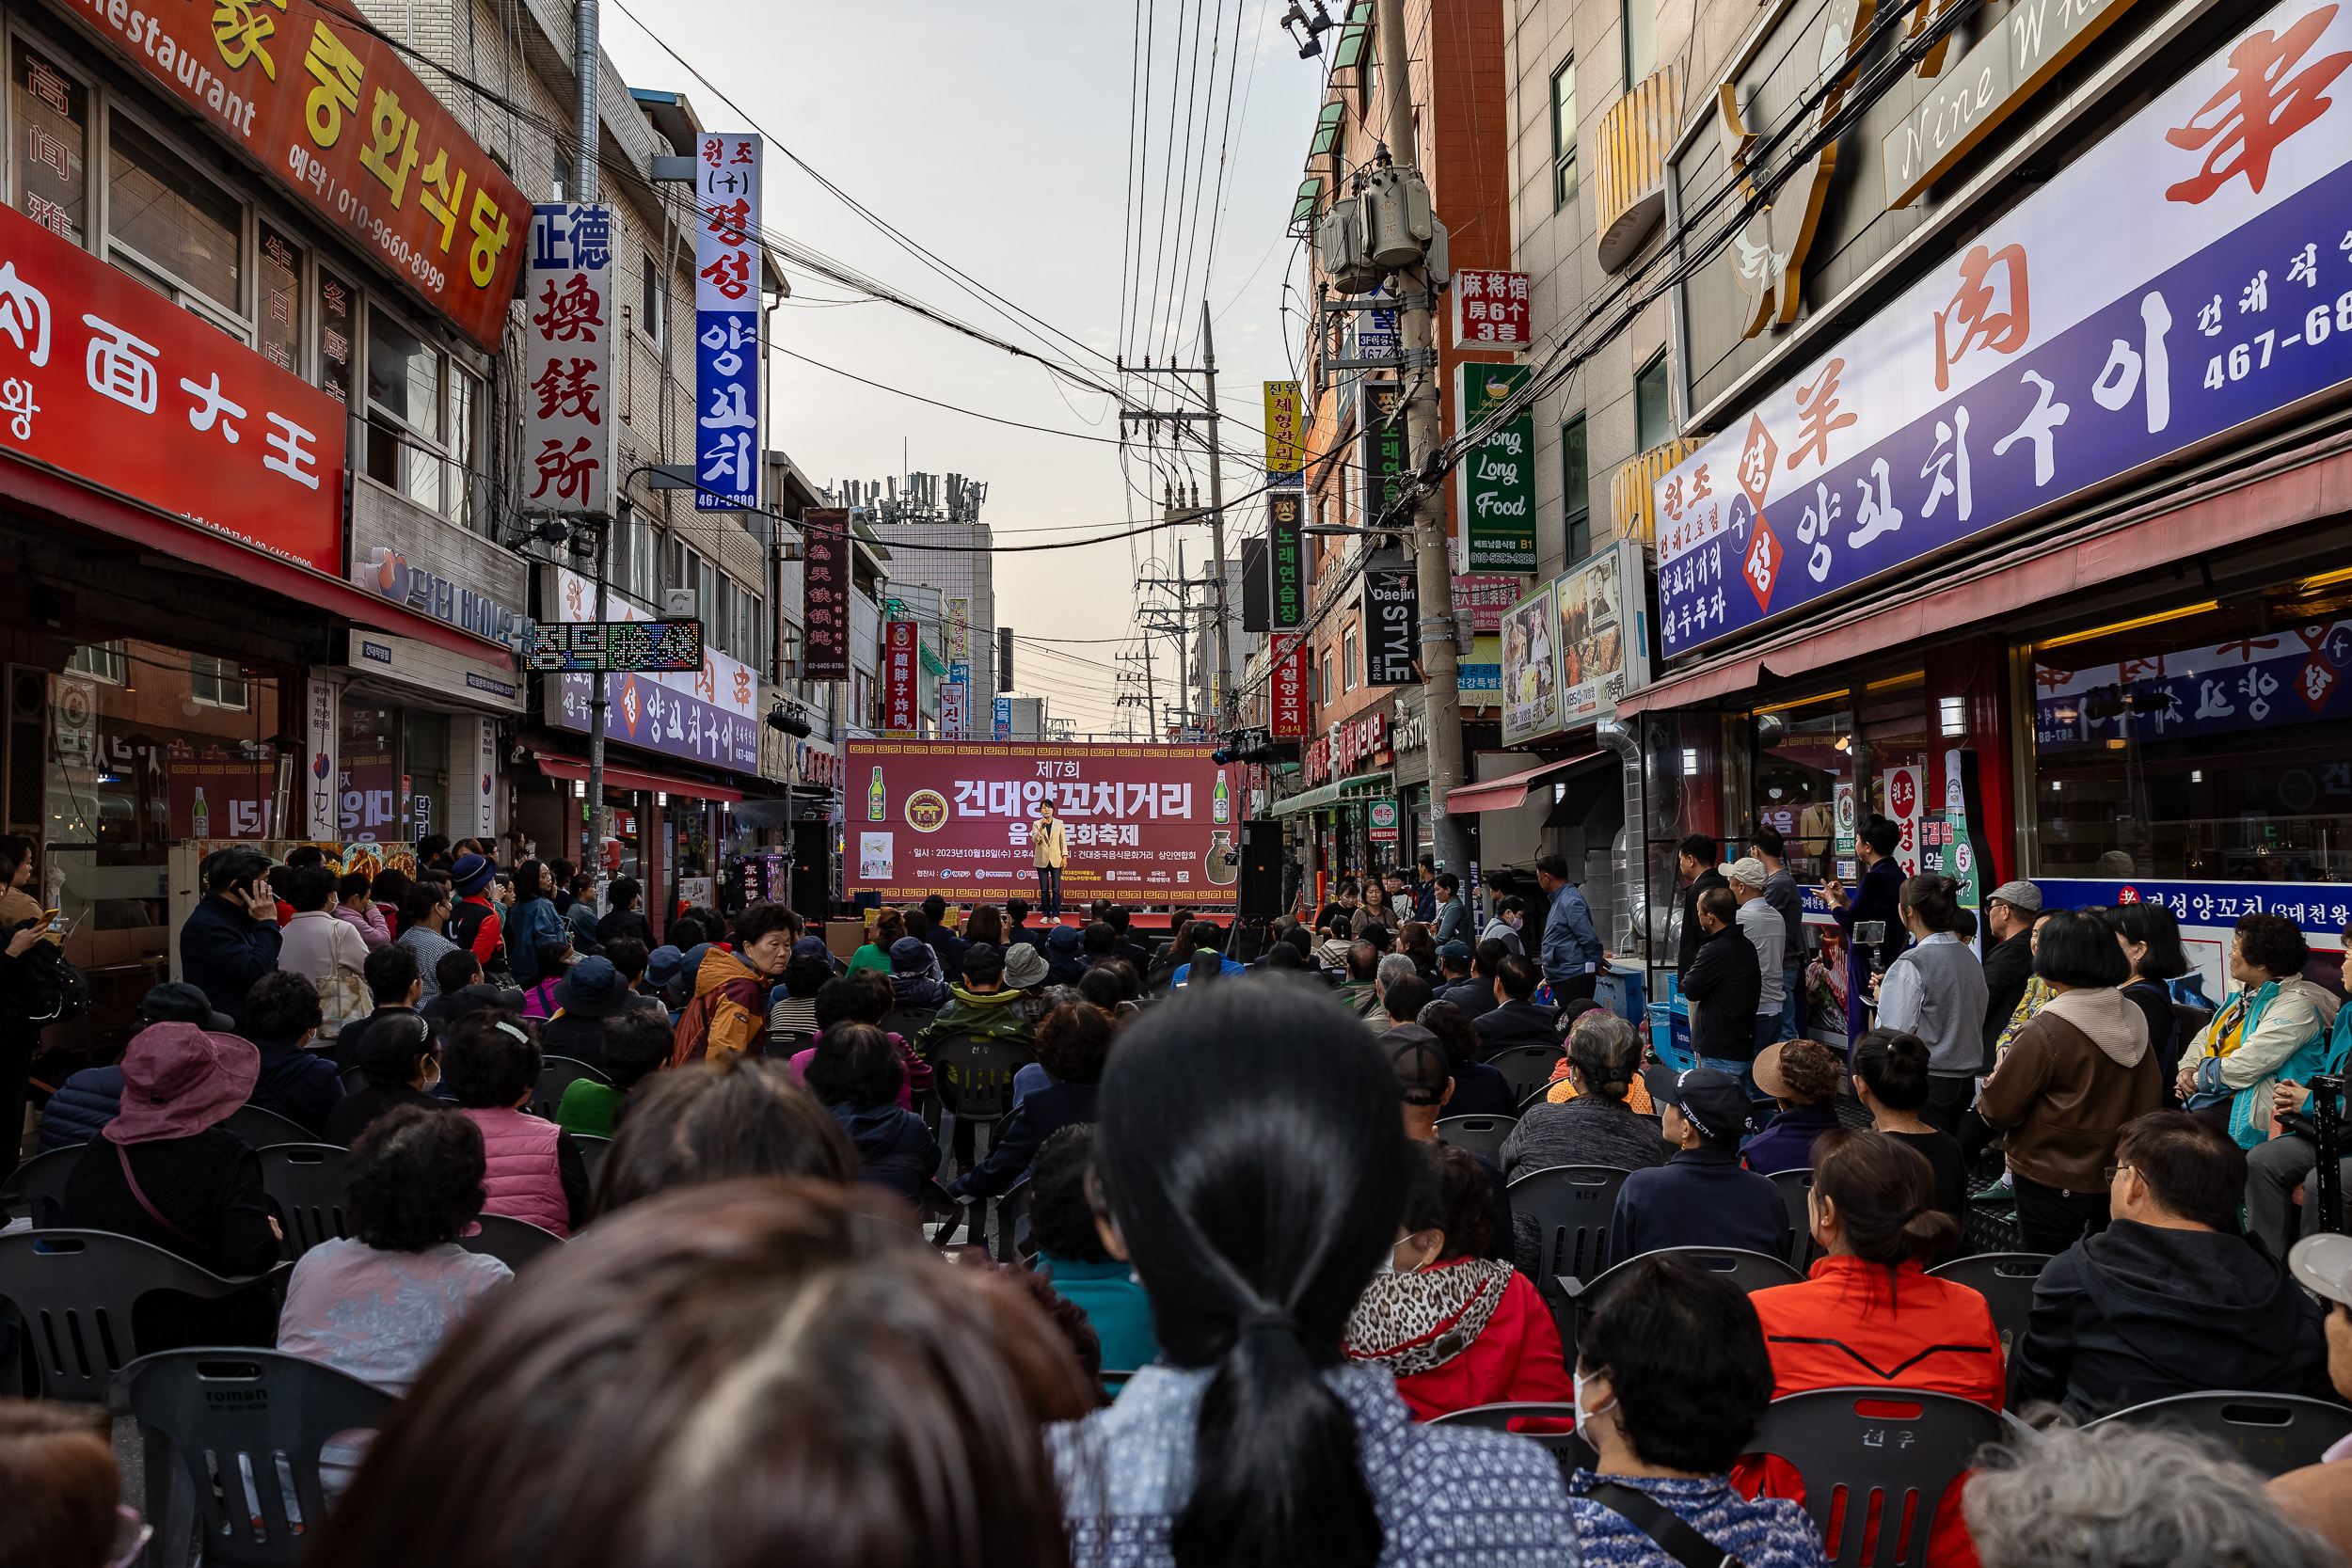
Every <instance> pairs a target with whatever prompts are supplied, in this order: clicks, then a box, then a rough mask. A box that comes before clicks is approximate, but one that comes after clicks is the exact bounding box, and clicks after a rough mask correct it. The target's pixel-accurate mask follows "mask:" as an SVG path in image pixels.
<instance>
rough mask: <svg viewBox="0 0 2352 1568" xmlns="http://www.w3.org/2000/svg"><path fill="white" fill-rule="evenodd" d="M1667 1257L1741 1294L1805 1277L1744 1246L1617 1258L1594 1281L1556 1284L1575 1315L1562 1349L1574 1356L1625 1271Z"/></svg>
mask: <svg viewBox="0 0 2352 1568" xmlns="http://www.w3.org/2000/svg"><path fill="white" fill-rule="evenodd" d="M1668 1255H1671V1256H1673V1257H1677V1258H1680V1259H1683V1260H1684V1261H1686V1262H1689V1263H1692V1264H1695V1265H1696V1266H1697V1267H1699V1268H1702V1269H1705V1270H1706V1271H1707V1272H1708V1273H1709V1274H1720V1275H1729V1276H1730V1279H1731V1282H1732V1283H1733V1284H1734V1285H1737V1286H1738V1287H1740V1294H1741V1295H1753V1294H1755V1293H1756V1291H1769V1290H1771V1289H1772V1287H1773V1286H1775V1285H1796V1284H1800V1283H1802V1282H1803V1281H1804V1275H1802V1274H1800V1273H1798V1272H1797V1271H1796V1270H1795V1269H1793V1268H1791V1267H1790V1266H1789V1264H1788V1259H1785V1258H1775V1257H1773V1256H1772V1254H1771V1253H1769V1252H1750V1251H1748V1250H1747V1249H1746V1248H1745V1247H1733V1246H1669V1247H1654V1248H1652V1249H1651V1250H1650V1251H1648V1252H1645V1253H1639V1254H1636V1255H1635V1256H1634V1257H1631V1258H1624V1259H1618V1260H1617V1261H1616V1262H1615V1263H1613V1264H1611V1265H1610V1267H1609V1271H1608V1272H1607V1273H1606V1274H1603V1275H1601V1276H1600V1277H1599V1278H1597V1279H1590V1280H1584V1281H1576V1280H1568V1279H1563V1280H1561V1281H1560V1282H1559V1284H1560V1291H1561V1293H1562V1294H1564V1295H1565V1296H1566V1297H1567V1298H1568V1300H1569V1301H1570V1302H1571V1303H1572V1304H1573V1307H1574V1314H1575V1321H1574V1322H1573V1323H1571V1324H1569V1325H1568V1326H1567V1327H1565V1328H1563V1329H1562V1330H1561V1333H1560V1343H1561V1344H1562V1346H1564V1347H1565V1349H1566V1350H1567V1351H1568V1353H1569V1354H1571V1355H1573V1354H1575V1352H1576V1347H1577V1346H1578V1345H1579V1344H1581V1343H1582V1342H1583V1339H1584V1326H1585V1325H1586V1324H1587V1323H1591V1322H1592V1321H1593V1316H1594V1314H1595V1313H1597V1312H1598V1311H1599V1310H1600V1307H1601V1304H1602V1303H1603V1302H1605V1301H1607V1300H1608V1299H1609V1292H1610V1291H1613V1290H1615V1289H1616V1288H1617V1287H1618V1286H1619V1285H1620V1284H1622V1283H1624V1281H1625V1275H1626V1273H1627V1271H1628V1270H1629V1269H1630V1268H1632V1266H1633V1265H1634V1264H1635V1263H1637V1262H1639V1261H1640V1260H1641V1259H1644V1258H1658V1257H1664V1256H1668Z"/></svg>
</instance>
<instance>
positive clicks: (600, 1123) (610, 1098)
mask: <svg viewBox="0 0 2352 1568" xmlns="http://www.w3.org/2000/svg"><path fill="white" fill-rule="evenodd" d="M623 940H624V941H626V940H627V939H626V938H624V939H623ZM669 1060H670V1025H669V1022H668V1021H666V1020H664V1019H659V1018H656V1017H654V1016H653V1015H652V1014H651V1013H649V1012H646V1011H645V1010H644V1008H642V1007H627V1008H624V1009H622V1010H621V1011H620V1012H618V1013H616V1014H614V1015H613V1016H612V1017H611V1018H609V1019H607V1020H605V1022H604V1075H605V1076H606V1077H607V1078H609V1079H611V1080H612V1082H610V1083H604V1084H600V1083H598V1082H597V1081H596V1080H595V1079H594V1078H575V1079H573V1080H572V1081H571V1082H570V1083H569V1084H566V1085H564V1098H563V1099H562V1100H560V1101H557V1102H556V1106H555V1125H556V1126H558V1127H561V1128H562V1129H564V1131H565V1132H577V1133H579V1134H580V1135H581V1136H583V1137H591V1138H609V1137H612V1134H613V1132H614V1130H615V1129H616V1128H617V1127H618V1126H619V1125H620V1121H621V1115H622V1113H623V1112H625V1111H627V1110H628V1105H629V1100H630V1097H631V1096H632V1095H633V1094H634V1093H635V1092H636V1089H637V1086H638V1085H641V1084H643V1083H644V1082H645V1081H646V1080H647V1079H648V1078H650V1077H651V1076H652V1075H653V1074H654V1073H655V1072H657V1071H659V1070H660V1069H661V1068H663V1067H664V1066H666V1065H667V1064H668V1063H669Z"/></svg>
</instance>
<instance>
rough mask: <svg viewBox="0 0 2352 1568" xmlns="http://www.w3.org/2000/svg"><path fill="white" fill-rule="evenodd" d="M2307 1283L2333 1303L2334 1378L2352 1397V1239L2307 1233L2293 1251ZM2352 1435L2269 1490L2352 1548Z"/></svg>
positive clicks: (2344, 1548)
mask: <svg viewBox="0 0 2352 1568" xmlns="http://www.w3.org/2000/svg"><path fill="white" fill-rule="evenodd" d="M2287 1267H2288V1268H2289V1269H2290V1270H2292V1271H2293V1272H2294V1275H2295V1277H2296V1281H2297V1282H2299V1283H2300V1284H2301V1285H2302V1287H2303V1288H2304V1289H2305V1290H2307V1291H2312V1292H2313V1293H2314V1294H2316V1295H2318V1296H2319V1297H2320V1298H2321V1299H2322V1300H2323V1301H2325V1302H2326V1303H2327V1312H2328V1317H2327V1322H2326V1325H2325V1327H2326V1332H2327V1336H2328V1382H2329V1383H2330V1384H2331V1385H2333V1386H2334V1387H2335V1390H2336V1397H2337V1398H2338V1399H2340V1400H2344V1401H2352V1240H2347V1239H2346V1238H2345V1237H2344V1236H2343V1235H2342V1234H2340V1233H2338V1232H2334V1231H2322V1232H2319V1233H2317V1234H2314V1235H2311V1236H2306V1237H2304V1238H2303V1239H2302V1240H2301V1241H2299V1242H2297V1243H2295V1250H2294V1251H2292V1252H2290V1253H2288V1254H2287ZM2347 1459H2352V1438H2341V1439H2338V1440H2337V1441H2336V1442H2335V1443H2334V1444H2332V1445H2331V1446H2330V1447H2329V1448H2328V1451H2327V1452H2326V1453H2324V1454H2322V1455H2321V1456H2320V1462H2319V1463H2318V1464H2316V1465H2304V1466H2303V1467H2302V1468H2300V1469H2296V1470H2289V1471H2288V1472H2287V1473H2286V1474H2284V1475H2282V1476H2280V1477H2279V1478H2278V1479H2277V1480H2275V1481H2272V1482H2271V1483H2270V1485H2269V1486H2268V1488H2266V1490H2267V1491H2268V1492H2269V1494H2270V1500H2271V1501H2272V1502H2273V1503H2275V1504H2277V1505H2278V1508H2279V1512H2280V1513H2284V1514H2285V1515H2286V1516H2287V1517H2288V1518H2290V1519H2293V1520H2296V1522H2297V1523H2300V1524H2304V1525H2308V1526H2310V1527H2311V1528H2312V1529H2315V1530H2317V1531H2318V1532H2319V1533H2320V1534H2322V1535H2324V1536H2326V1537H2327V1538H2328V1544H2330V1545H2332V1546H2334V1547H2335V1548H2336V1550H2337V1551H2338V1552H2339V1553H2344V1552H2352V1465H2347V1464H2346V1463H2344V1462H2345V1461H2346V1460H2347Z"/></svg>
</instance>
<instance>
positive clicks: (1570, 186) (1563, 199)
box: [1551, 56, 1576, 213]
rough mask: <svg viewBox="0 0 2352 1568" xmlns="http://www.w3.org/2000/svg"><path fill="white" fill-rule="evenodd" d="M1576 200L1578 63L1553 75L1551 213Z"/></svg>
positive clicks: (1562, 66) (1568, 61) (1568, 63)
mask: <svg viewBox="0 0 2352 1568" xmlns="http://www.w3.org/2000/svg"><path fill="white" fill-rule="evenodd" d="M1575 198H1576V60H1575V58H1574V57H1573V56H1571V57H1569V58H1567V59H1565V60H1562V61H1561V62H1560V69H1559V70H1557V71H1553V72H1552V73H1551V209H1552V211H1553V212H1555V213H1556V212H1558V211H1559V210H1560V209H1561V208H1563V207H1565V206H1566V205H1567V204H1568V203H1569V202H1570V201H1572V200H1574V199H1575Z"/></svg>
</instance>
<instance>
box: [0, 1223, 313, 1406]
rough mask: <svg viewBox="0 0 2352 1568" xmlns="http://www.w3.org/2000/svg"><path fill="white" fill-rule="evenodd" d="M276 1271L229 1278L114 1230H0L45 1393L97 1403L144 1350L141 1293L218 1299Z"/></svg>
mask: <svg viewBox="0 0 2352 1568" xmlns="http://www.w3.org/2000/svg"><path fill="white" fill-rule="evenodd" d="M268 1277H269V1276H268V1275H258V1276H255V1278H248V1279H223V1278H222V1277H221V1276H220V1275H215V1274H208V1273H206V1272H205V1271H204V1270H202V1269H199V1268H198V1267H197V1266H196V1265H195V1264H194V1263H191V1262H189V1261H188V1260H187V1259H184V1258H181V1257H178V1256H176V1255H174V1254H172V1253H168V1252H166V1251H165V1250H164V1249H163V1248H161V1247H159V1246H150V1245H149V1244H148V1243H145V1242H142V1241H139V1240H137V1239H136V1238H135V1237H131V1236H118V1235H116V1234H115V1233H114V1232H113V1231H111V1230H19V1231H16V1232H14V1233H13V1234H10V1235H6V1236H0V1297H6V1298H7V1299H8V1300H9V1301H12V1302H14V1303H15V1304H16V1309H17V1311H18V1312H19V1313H21V1314H22V1315H23V1317H24V1337H25V1338H26V1339H27V1340H29V1341H30V1343H31V1345H32V1351H33V1359H34V1360H35V1361H36V1362H37V1363H39V1367H40V1395H41V1397H42V1398H44V1399H53V1400H66V1401H71V1402H77V1403H86V1404H96V1403H98V1402H100V1401H102V1400H103V1399H104V1398H105V1397H106V1385H107V1383H108V1382H109V1381H110V1380H112V1378H113V1377H114V1375H115V1373H117V1372H119V1371H120V1370H122V1369H123V1368H125V1367H127V1366H129V1365H130V1364H131V1363H132V1362H134V1361H135V1360H137V1359H138V1354H139V1351H138V1344H137V1340H136V1337H135V1333H134V1330H133V1323H134V1313H135V1308H136V1307H137V1306H138V1301H139V1298H140V1297H142V1296H144V1295H147V1294H149V1293H151V1292H152V1291H179V1292H180V1293H181V1294H183V1295H188V1296H195V1297H198V1298H200V1299H202V1300H205V1301H220V1300H224V1299H226V1298H227V1297H230V1296H233V1295H236V1294H238V1293H239V1292H241V1291H246V1290H249V1289H251V1288H252V1287H253V1286H254V1284H255V1282H256V1279H267V1278H268Z"/></svg>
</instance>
